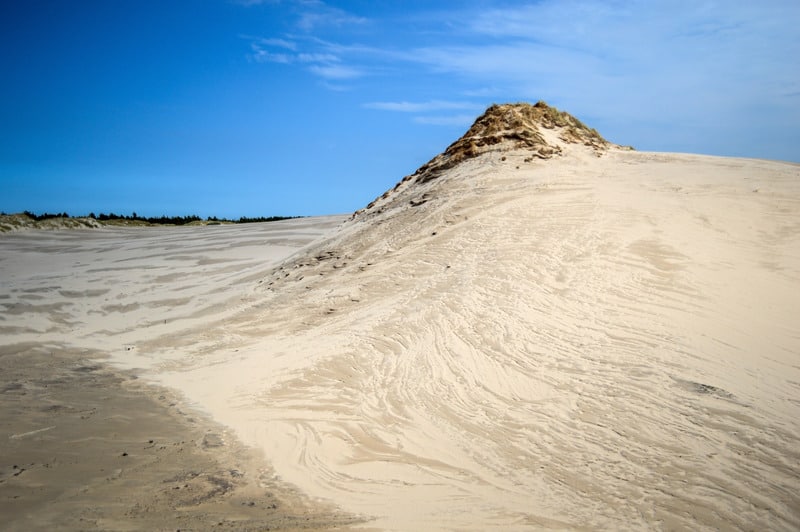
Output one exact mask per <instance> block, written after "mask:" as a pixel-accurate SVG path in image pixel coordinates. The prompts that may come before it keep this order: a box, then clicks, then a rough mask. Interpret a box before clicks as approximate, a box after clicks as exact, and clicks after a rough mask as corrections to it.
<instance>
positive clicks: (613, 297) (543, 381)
mask: <svg viewBox="0 0 800 532" xmlns="http://www.w3.org/2000/svg"><path fill="white" fill-rule="evenodd" d="M538 133H540V134H541V136H542V139H543V141H544V142H545V143H546V144H547V145H549V146H551V147H552V146H554V147H556V148H557V150H553V151H552V152H549V153H548V152H547V151H545V155H546V157H547V160H542V159H543V158H542V157H540V156H535V157H534V156H532V155H531V150H532V148H531V147H530V146H528V145H526V146H522V147H518V145H516V144H515V143H514V142H506V140H503V139H501V141H499V142H496V143H489V144H485V145H484V146H483V147H482V146H478V148H479V149H477V150H475V151H474V153H472V154H471V155H470V157H464V158H461V159H460V160H459V161H458V162H457V163H456V164H455V165H453V166H448V165H440V166H438V167H437V166H436V165H433V166H434V167H435V168H434V169H435V171H436V175H433V176H431V175H430V174H426V170H427V169H426V168H425V167H423V170H422V171H421V172H418V173H417V174H415V175H414V176H410V177H409V178H406V179H405V180H404V181H402V182H401V183H400V184H399V185H398V187H397V188H396V189H395V190H393V191H391V192H390V193H387V194H386V195H384V197H382V198H380V199H379V200H377V201H376V202H374V203H373V204H372V205H371V206H370V208H368V209H366V210H365V211H362V212H359V213H357V215H356V216H355V217H354V219H352V220H351V221H349V222H348V223H346V224H345V225H344V226H343V228H342V229H341V230H340V231H339V233H337V234H336V235H335V236H334V237H333V238H331V239H328V240H326V241H323V242H321V243H320V244H319V245H318V246H316V247H315V248H314V249H312V250H310V251H308V252H307V253H305V254H302V255H300V256H297V257H294V258H293V259H292V260H290V261H288V262H286V263H285V264H283V265H282V267H281V268H280V269H276V270H275V271H274V272H273V274H272V275H270V276H268V277H266V278H264V279H263V282H262V283H260V284H259V285H258V287H257V288H256V289H255V293H254V295H253V297H254V299H255V300H257V301H258V305H257V306H254V307H252V308H250V309H248V311H247V312H246V313H242V314H240V315H238V316H237V317H236V318H235V319H233V320H231V321H228V322H227V323H226V324H225V330H226V331H227V333H228V334H229V335H230V334H232V333H234V332H235V334H236V340H235V341H232V344H231V347H233V345H234V344H235V345H236V346H237V349H239V351H237V353H236V359H235V360H232V359H231V356H230V351H229V350H225V349H219V348H218V347H217V348H215V349H214V350H209V352H208V353H206V354H204V355H202V356H200V357H195V358H192V359H190V360H189V361H188V362H187V365H186V367H185V368H184V369H183V370H181V371H177V372H175V373H172V374H169V375H164V378H165V379H166V381H167V382H169V383H171V384H173V385H175V386H178V387H179V388H182V389H184V390H186V391H187V392H188V393H189V395H190V396H191V397H193V398H194V399H195V400H197V401H198V402H199V403H200V404H202V405H204V406H206V407H207V408H209V409H210V410H211V411H212V412H213V413H214V414H215V415H216V416H217V417H218V418H219V419H221V420H223V421H225V422H227V423H229V424H231V426H233V427H234V428H236V429H237V431H238V432H239V433H240V434H241V435H242V436H243V437H244V438H245V440H246V441H247V442H249V443H251V444H254V445H258V446H260V447H261V448H263V449H264V450H265V452H266V455H267V457H268V458H269V459H270V460H271V461H273V462H274V465H275V468H276V471H277V473H278V474H279V475H280V476H281V477H282V478H284V479H285V480H288V481H290V482H292V483H294V484H296V485H298V486H299V487H300V488H301V489H302V490H304V491H305V492H307V493H309V494H310V495H312V496H314V497H321V498H324V499H328V500H332V501H334V502H336V503H337V504H339V505H341V506H342V507H343V508H345V509H347V510H350V511H353V512H356V513H360V514H365V515H371V516H377V518H378V519H377V520H376V521H374V522H372V523H371V526H377V527H378V528H386V529H392V528H395V529H398V530H411V529H447V528H454V529H476V530H483V529H487V528H493V527H497V528H509V527H512V528H513V527H519V528H524V527H526V526H534V527H550V526H552V527H557V528H561V527H567V528H571V527H588V528H598V529H603V528H627V527H630V528H642V527H647V526H660V527H665V528H687V529H698V528H702V527H709V528H727V527H736V528H769V529H792V528H797V527H798V526H800V513H799V512H798V508H800V498H798V493H800V480H798V479H800V462H799V460H800V451H798V449H800V422H798V419H800V404H798V397H800V384H799V383H800V364H798V362H800V329H799V328H798V317H800V298H798V296H797V294H800V168H798V166H797V165H791V164H782V163H774V162H764V161H755V160H742V159H725V158H712V157H703V156H692V155H678V154H655V153H637V152H633V151H629V150H623V149H620V148H618V147H615V146H611V145H607V144H604V143H600V142H587V143H584V142H577V143H576V142H566V141H565V140H564V134H563V128H560V127H558V126H554V127H552V128H540V129H539V131H538ZM568 140H569V139H568ZM536 150H538V148H536ZM539 151H540V150H539ZM537 152H538V151H537ZM442 166H443V167H444V168H442ZM429 168H430V166H429V167H428V169H429ZM200 360H202V361H203V362H202V364H207V365H206V366H204V367H202V366H201V367H198V361H200Z"/></svg>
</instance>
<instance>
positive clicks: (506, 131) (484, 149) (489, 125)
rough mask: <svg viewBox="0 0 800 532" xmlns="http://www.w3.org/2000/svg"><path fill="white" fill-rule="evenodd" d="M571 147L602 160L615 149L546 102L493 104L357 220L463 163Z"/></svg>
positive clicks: (546, 154) (541, 155)
mask: <svg viewBox="0 0 800 532" xmlns="http://www.w3.org/2000/svg"><path fill="white" fill-rule="evenodd" d="M567 145H579V146H584V147H586V148H587V149H589V150H591V151H592V152H594V154H595V155H598V156H599V155H602V154H603V153H604V152H605V151H606V150H607V149H608V148H609V147H612V146H615V145H614V144H612V143H611V142H609V141H607V140H606V139H604V138H603V137H602V136H601V135H600V133H598V132H597V130H595V129H594V128H590V127H589V126H587V125H586V124H584V123H583V122H581V121H580V120H578V119H577V118H575V117H574V116H572V115H571V114H569V113H567V112H564V111H560V110H558V109H557V108H555V107H552V106H550V105H548V104H547V103H545V102H543V101H541V100H540V101H538V102H537V103H535V104H530V103H524V102H523V103H506V104H493V105H491V106H490V107H489V108H488V109H486V111H485V112H484V113H483V114H482V115H481V116H479V117H478V118H477V119H476V120H475V122H474V123H473V124H472V126H471V127H470V128H469V129H468V130H467V132H466V133H464V135H462V136H461V137H460V138H459V139H458V140H456V141H455V142H453V143H452V144H450V146H448V147H447V149H445V150H444V151H443V152H442V153H440V154H439V155H437V156H436V157H434V158H433V159H431V160H430V161H428V162H427V163H425V164H424V165H422V166H420V167H419V168H418V169H417V170H416V171H415V172H414V173H413V174H411V175H407V176H405V177H404V178H403V179H402V180H401V181H400V182H399V183H397V185H396V186H395V187H394V188H393V189H391V190H388V191H386V192H385V193H384V194H383V195H382V196H381V197H379V198H377V199H375V201H373V202H371V203H370V204H369V205H367V207H366V208H365V209H362V210H360V211H357V212H356V213H355V214H356V215H358V214H360V213H362V212H365V211H369V210H370V209H372V208H373V207H374V206H376V205H377V204H378V203H379V202H381V200H385V199H387V198H388V197H389V196H391V195H392V193H393V192H395V191H397V190H398V189H399V188H400V187H401V185H403V184H406V183H409V182H411V183H416V184H422V183H426V182H429V181H432V180H434V179H437V178H439V177H441V176H442V175H443V174H444V173H445V171H447V170H450V169H451V168H454V167H456V166H458V165H459V164H461V163H462V162H464V161H467V160H469V159H474V158H476V157H479V156H481V155H483V154H485V153H489V152H497V151H510V150H524V151H527V152H529V153H530V154H529V157H530V160H533V159H551V158H553V157H556V156H561V155H564V154H565V148H566V146H567Z"/></svg>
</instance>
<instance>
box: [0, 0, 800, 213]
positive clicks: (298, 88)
mask: <svg viewBox="0 0 800 532" xmlns="http://www.w3.org/2000/svg"><path fill="white" fill-rule="evenodd" d="M798 28H800V2H797V0H786V1H780V0H765V1H760V2H750V1H747V2H745V1H741V2H739V1H736V0H727V1H719V2H714V1H699V0H695V1H678V0H675V1H658V0H653V1H599V0H597V1H577V0H575V1H573V0H540V1H537V2H527V3H526V2H504V1H491V0H480V1H479V0H472V1H470V0H465V1H458V2H456V1H454V2H423V1H414V0H409V1H395V2H390V1H381V0H373V1H367V0H363V1H350V2H344V1H342V2H335V1H332V0H331V1H329V2H322V1H317V0H262V1H258V0H238V1H234V0H191V1H179V0H174V1H157V2H156V1H147V0H137V1H132V0H131V1H128V0H113V1H111V0H97V1H91V0H81V1H77V2H69V1H66V0H63V1H38V0H29V1H26V2H3V5H2V7H0V52H1V53H0V73H1V77H0V210H2V211H5V212H18V211H21V210H25V209H28V210H33V211H36V212H42V211H50V212H54V211H58V212H61V211H67V212H69V213H70V214H73V215H79V214H86V213H88V212H90V211H94V212H96V213H99V212H109V211H113V212H116V213H123V214H130V213H131V212H133V211H136V212H137V213H138V214H140V215H146V216H159V215H161V214H168V215H185V214H198V215H200V216H203V217H205V216H212V215H213V216H227V217H238V216H243V215H244V216H259V215H263V216H270V215H312V214H327V213H340V212H349V211H353V210H355V209H358V208H360V207H362V206H363V205H365V204H366V203H367V202H369V201H370V200H371V199H373V198H374V197H375V196H377V195H379V194H381V193H382V192H383V191H384V190H385V189H387V188H389V187H391V186H393V185H394V183H396V182H397V181H398V180H399V179H400V178H402V177H403V176H404V175H406V174H409V173H411V172H413V171H414V170H415V169H416V168H417V167H418V166H420V165H421V164H423V163H424V162H426V161H427V160H428V159H430V158H431V157H433V156H434V155H436V154H437V153H439V152H441V151H442V150H444V148H446V147H447V145H448V144H450V143H451V142H452V141H454V140H456V139H457V138H458V137H459V136H460V135H461V134H462V133H463V132H464V131H465V130H466V128H467V127H468V126H469V125H470V124H471V123H472V121H473V120H474V119H475V118H476V117H477V116H478V115H479V114H480V113H481V112H482V111H483V110H484V109H485V108H486V107H487V106H488V105H490V104H492V103H502V102H516V101H530V102H535V101H537V100H540V99H542V100H545V101H547V102H548V103H550V104H551V105H555V106H557V107H559V108H560V109H563V110H566V111H568V112H570V113H572V114H574V115H576V116H577V117H578V118H580V119H582V120H583V121H584V122H586V123H587V124H589V125H590V126H592V127H595V128H596V129H597V130H598V131H600V133H601V134H603V135H604V136H605V137H606V138H608V139H609V140H611V141H614V142H617V143H620V144H631V145H633V146H635V147H636V148H638V149H641V150H656V151H681V152H693V153H706V154H715V155H731V156H743V157H759V158H768V159H782V160H790V161H796V162H800V59H798V58H800V30H798Z"/></svg>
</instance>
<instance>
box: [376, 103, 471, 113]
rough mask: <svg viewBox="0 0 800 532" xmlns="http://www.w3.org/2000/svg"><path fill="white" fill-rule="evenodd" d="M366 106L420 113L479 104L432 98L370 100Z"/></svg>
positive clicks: (467, 107) (468, 107)
mask: <svg viewBox="0 0 800 532" xmlns="http://www.w3.org/2000/svg"><path fill="white" fill-rule="evenodd" d="M364 107H366V108H368V109H380V110H382V111H398V112H401V113H420V112H428V111H439V110H447V109H474V108H476V107H477V106H476V105H475V104H474V103H470V102H453V101H443V100H431V101H428V102H370V103H366V104H364Z"/></svg>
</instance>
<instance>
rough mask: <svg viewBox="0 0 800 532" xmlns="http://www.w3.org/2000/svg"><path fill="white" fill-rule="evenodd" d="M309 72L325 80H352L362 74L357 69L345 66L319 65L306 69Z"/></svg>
mask: <svg viewBox="0 0 800 532" xmlns="http://www.w3.org/2000/svg"><path fill="white" fill-rule="evenodd" d="M308 70H309V72H312V73H313V74H316V75H317V76H320V77H322V78H325V79H336V80H341V79H352V78H357V77H360V76H363V75H364V73H363V72H362V71H360V70H358V69H357V68H353V67H349V66H345V65H331V64H320V65H312V66H310V67H308Z"/></svg>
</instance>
